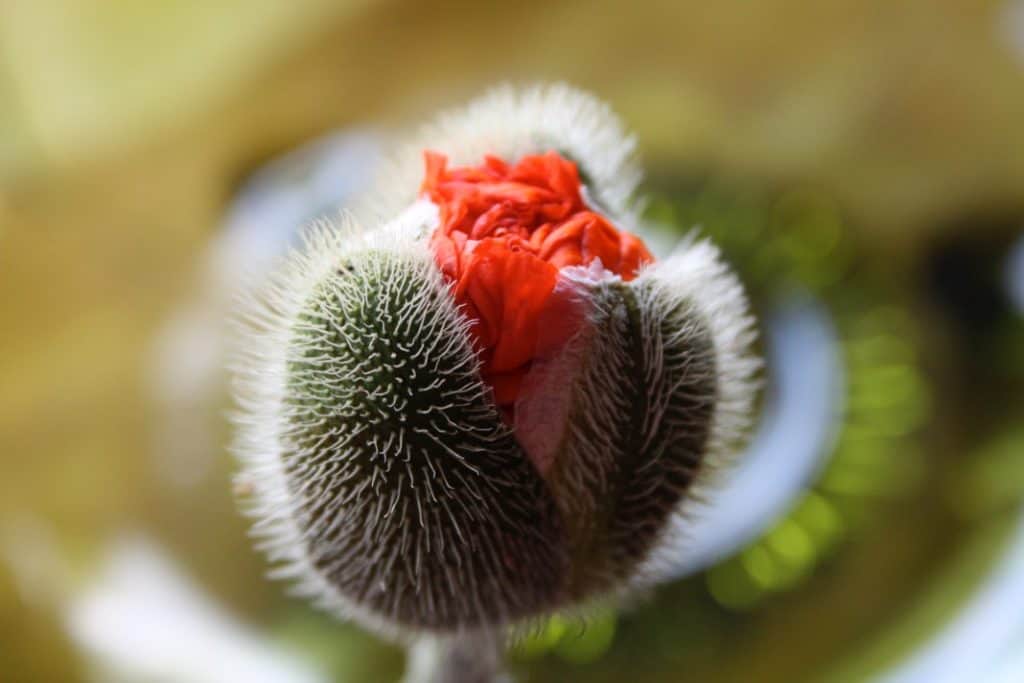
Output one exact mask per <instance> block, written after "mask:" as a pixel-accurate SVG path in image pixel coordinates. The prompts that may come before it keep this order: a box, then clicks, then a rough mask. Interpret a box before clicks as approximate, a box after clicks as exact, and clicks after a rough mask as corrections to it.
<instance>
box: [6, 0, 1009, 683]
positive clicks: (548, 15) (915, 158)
mask: <svg viewBox="0 0 1024 683" xmlns="http://www.w3.org/2000/svg"><path fill="white" fill-rule="evenodd" d="M536 80H566V81H568V82H571V83H573V84H575V85H577V86H580V87H583V88H586V89H589V90H591V91H593V92H594V93H595V94H597V95H598V96H599V97H601V98H603V99H606V100H607V101H609V102H610V103H611V105H612V106H613V107H614V108H615V109H616V110H617V112H618V113H619V114H620V115H621V116H622V117H623V119H624V120H625V122H626V123H627V125H628V127H630V128H632V129H633V130H634V131H635V132H636V134H637V137H638V140H639V144H640V151H641V154H642V158H643V162H644V165H645V167H646V169H647V171H648V175H647V181H646V184H645V191H646V192H647V193H648V194H649V196H650V201H649V205H648V207H649V208H648V212H649V216H650V218H651V220H652V221H654V222H656V223H658V224H659V225H662V226H664V227H665V230H664V234H663V235H662V239H663V240H665V241H670V240H671V239H674V238H675V237H674V236H675V235H681V234H683V233H684V232H687V231H689V230H691V229H694V228H698V229H699V230H700V232H701V233H703V234H705V235H709V236H711V237H713V238H714V239H715V240H716V241H717V242H718V243H719V244H721V245H722V246H723V248H724V250H725V252H726V254H727V256H728V258H729V259H730V260H731V261H732V262H733V263H734V264H735V265H736V267H737V269H738V270H739V272H740V274H741V277H742V279H743V280H744V281H745V282H746V283H747V285H748V286H749V288H750V290H751V294H752V298H753V300H754V304H755V307H756V309H757V311H758V315H759V318H760V322H761V326H762V344H763V349H764V352H765V354H766V356H767V359H768V365H767V372H766V379H767V389H766V392H765V397H764V414H763V416H762V418H761V420H760V422H759V424H758V427H757V429H756V432H755V435H754V438H753V441H752V443H751V446H750V451H749V453H748V457H747V458H746V460H745V461H744V465H743V466H742V467H740V468H739V469H738V470H736V471H735V472H734V473H733V474H732V476H731V477H730V478H729V479H728V480H727V481H726V483H725V485H724V488H723V491H722V494H721V496H719V497H718V498H717V499H716V500H715V501H714V502H713V504H712V505H711V506H710V508H709V511H708V513H707V514H706V515H704V516H702V517H701V518H700V519H698V520H697V521H696V522H695V526H694V528H693V529H692V530H691V543H690V546H689V547H688V548H686V549H684V551H681V552H680V554H679V566H678V570H677V573H678V579H677V580H675V581H673V582H670V583H668V584H666V585H665V586H663V587H661V588H659V589H658V590H657V591H655V592H654V593H652V595H651V596H649V598H648V599H646V600H643V601H641V602H640V603H639V604H637V605H636V606H635V607H634V608H632V609H630V610H628V611H622V612H616V611H613V610H608V611H607V612H605V613H603V614H601V615H598V616H597V617H596V618H595V619H594V621H593V622H592V623H590V624H589V625H588V627H587V628H586V629H582V628H581V627H580V625H579V624H578V623H575V622H574V621H573V620H571V619H568V618H563V617H555V618H553V619H551V620H550V621H549V622H548V623H547V624H546V625H545V626H544V627H543V628H542V629H541V630H540V631H539V632H538V633H537V634H535V635H534V636H533V637H531V638H529V639H527V640H526V641H525V642H524V643H522V644H521V645H520V646H518V647H517V648H516V650H515V652H514V653H513V655H512V659H513V668H514V671H515V672H516V674H517V676H518V678H519V680H522V681H538V682H547V681H566V680H570V681H571V680H581V681H620V680H630V681H633V682H635V683H641V682H646V681H652V682H653V681H665V682H668V681H679V680H689V681H701V682H705V681H706V682H711V683H716V682H720V681H744V682H747V681H758V682H760V681H766V682H776V681H777V682H785V683H790V682H801V681H836V682H840V681H901V682H904V681H905V682H908V683H919V682H920V683H934V682H936V681H947V680H948V681H957V682H962V681H968V680H969V681H1005V682H1007V683H1009V682H1011V681H1021V680H1024V401H1021V396H1022V388H1024V0H998V1H992V2H987V1H983V0H981V1H979V0H959V1H955V0H946V1H939V0H906V1H892V0H890V1H887V2H868V1H865V0H833V1H830V2H797V1H796V0H761V1H760V2H756V3H754V2H742V3H736V2H720V3H712V2H701V3H697V2H664V3H660V2H631V3H619V2H610V1H606V0H597V1H590V2H582V1H565V2H556V1H551V0H547V1H545V2H534V1H531V0H527V1H525V2H516V3H486V2H475V3H470V2H459V3H452V4H444V5H442V4H436V3H420V2H411V1H409V2H400V1H397V0H396V1H390V0H378V1H374V0H348V1H346V2H334V1H330V0H291V1H290V2H277V1H275V0H245V1H244V2H243V1H242V0H220V1H219V2H215V3H208V2H194V1H185V0H183V1H180V2H163V1H154V2H130V1H128V0H92V1H90V2H85V1H81V0H4V2H2V3H0V321H2V322H0V387H2V391H0V662H2V667H3V669H2V671H0V680H3V681H15V682H19V683H20V682H22V681H25V682H35V681H43V682H49V681H57V682H61V681H103V682H106V681H125V682H135V681H168V682H186V683H198V682H211V683H212V682H237V681H242V680H245V681H254V682H257V681H259V682H262V681H267V682H270V681H273V682H275V683H290V682H292V681H310V682H327V681H391V680H397V679H398V678H399V676H400V675H401V672H402V669H403V666H404V662H403V654H402V652H401V651H400V650H398V649H396V648H393V647H391V646H389V645H388V644H386V643H383V642H381V641H379V640H377V639H375V638H373V637H371V636H369V635H366V634H364V633H363V632H361V631H360V630H358V629H356V628H354V627H350V626H345V625H341V624H337V623H335V622H333V621H332V620H331V619H330V618H328V617H326V616H324V615H322V614H320V613H317V612H316V611H314V610H313V609H311V608H309V607H308V606H307V605H306V604H305V603H304V602H302V601H298V600H293V599H291V598H289V597H288V596H287V595H286V593H285V590H284V587H283V586H282V585H281V584H279V583H271V582H268V581H267V580H266V579H265V578H264V574H265V572H266V566H265V564H264V562H263V560H262V558H261V557H259V556H258V555H257V554H256V553H255V552H254V551H253V550H252V549H251V548H250V543H249V540H248V539H247V537H246V530H247V522H246V520H244V519H243V518H242V517H241V516H240V515H239V514H238V513H237V512H236V505H235V502H234V497H235V494H244V491H242V492H239V491H234V492H233V491H232V483H231V474H232V471H233V464H232V462H231V459H230V457H229V455H228V454H227V451H226V449H225V444H226V443H227V441H228V439H229V436H230V435H229V428H228V426H227V424H226V420H225V417H224V416H225V414H226V411H227V410H228V408H229V406H230V402H229V400H228V399H227V385H226V380H225V377H224V372H223V363H224V360H223V355H222V353H223V344H224V334H225V331H224V325H223V318H224V316H225V315H226V314H227V313H228V312H229V311H230V309H231V297H232V296H233V294H234V293H235V292H236V291H237V289H238V287H239V285H240V283H241V281H242V280H243V279H244V278H246V277H251V276H252V275H254V274H255V275H256V276H257V277H258V276H259V274H260V273H262V272H265V270H266V268H268V267H269V264H270V263H271V261H272V260H273V258H274V257H275V256H276V255H277V254H280V253H281V252H282V251H283V250H284V249H285V247H286V245H287V244H288V243H289V242H290V240H291V239H292V237H293V235H294V233H295V230H296V229H297V227H298V226H299V225H301V224H302V223H304V222H306V221H308V220H310V219H311V218H313V217H315V216H317V215H321V214H324V213H334V212H336V211H337V209H338V207H339V206H343V205H344V203H345V202H346V200H347V199H348V198H350V197H351V196H352V194H353V193H354V192H357V191H358V190H359V189H360V187H362V184H363V183H365V181H366V180H367V177H368V175H369V174H370V173H371V171H372V167H373V164H374V163H375V160H376V158H377V155H378V154H379V153H380V145H381V144H382V141H383V140H385V139H386V138H387V136H388V135H389V134H390V132H391V131H392V130H394V128H395V127H396V126H399V125H402V124H404V123H407V122H415V121H419V120H422V119H423V118H425V117H427V116H429V115H430V114H431V113H432V112H433V111H434V110H436V109H438V108H444V107H448V106H452V105H455V104H459V103H461V102H463V101H464V100H465V99H467V98H468V97H471V96H474V95H476V94H478V93H479V92H480V91H481V90H483V89H485V88H486V87H488V86H490V85H493V84H495V83H496V82H501V81H511V82H531V81H536Z"/></svg>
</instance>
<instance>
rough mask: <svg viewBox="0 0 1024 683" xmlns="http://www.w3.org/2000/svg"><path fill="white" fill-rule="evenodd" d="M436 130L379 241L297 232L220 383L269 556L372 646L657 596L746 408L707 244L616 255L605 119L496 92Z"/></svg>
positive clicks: (587, 109)
mask: <svg viewBox="0 0 1024 683" xmlns="http://www.w3.org/2000/svg"><path fill="white" fill-rule="evenodd" d="M440 121H441V122H440V123H439V124H437V125H435V126H434V127H433V128H428V129H427V130H426V131H425V133H423V134H422V135H425V136H427V139H421V140H419V141H418V142H416V143H414V147H412V148H409V149H414V150H415V154H412V153H411V152H409V153H406V154H404V156H403V155H402V154H399V156H398V157H397V161H396V163H395V166H394V168H393V169H392V175H391V176H390V177H391V178H392V179H391V180H383V181H379V182H378V187H377V188H376V190H375V195H376V197H377V199H376V200H374V201H372V202H367V203H366V204H365V205H364V208H363V209H361V210H360V211H359V215H360V216H361V220H362V221H364V222H365V221H367V220H372V218H371V215H372V213H373V211H378V212H379V211H382V210H383V211H390V212H392V213H391V214H390V216H389V217H388V218H387V219H386V220H384V221H383V222H382V223H379V224H378V226H377V227H373V228H370V229H362V228H358V227H355V226H354V225H351V224H348V225H346V226H344V227H332V226H321V227H319V228H316V229H313V230H311V231H309V232H308V233H307V238H306V242H305V245H304V247H303V248H302V249H301V250H300V251H299V252H297V253H296V254H294V255H293V256H291V257H290V259H289V261H288V263H287V264H286V265H285V266H284V268H283V270H282V272H281V273H280V274H279V276H278V277H277V279H276V280H275V282H274V283H273V284H272V285H271V286H269V287H268V288H267V289H266V292H265V293H264V295H263V296H262V297H261V298H260V299H259V302H258V303H255V304H253V305H252V306H250V307H249V314H248V320H249V325H248V328H249V335H248V338H247V341H246V342H245V344H244V348H243V349H242V353H241V355H240V362H239V378H240V382H239V388H240V389H239V402H240V404H241V406H242V414H241V415H240V417H239V430H238V431H239V438H238V446H237V451H238V452H239V454H240V455H241V457H242V459H243V462H244V463H245V473H244V474H243V476H245V477H246V478H247V481H248V482H249V483H250V485H251V487H252V489H253V491H254V496H253V500H252V506H253V510H252V512H253V514H254V515H255V516H256V517H257V519H258V521H257V523H256V532H257V533H258V534H259V535H261V536H263V537H264V539H265V541H264V543H265V548H266V550H267V552H268V554H269V556H270V557H271V559H272V560H273V561H275V562H277V563H279V565H280V566H281V568H282V569H281V572H280V573H281V574H282V575H285V576H290V577H292V578H295V579H297V580H298V581H299V584H300V586H301V587H302V588H304V589H305V591H306V592H307V593H308V594H309V595H311V596H313V597H315V598H316V599H318V600H319V601H320V602H321V603H323V604H324V605H325V606H326V607H328V608H331V609H333V610H335V611H336V612H338V613H339V614H340V615H342V616H345V617H353V618H356V619H359V620H361V621H362V622H363V623H365V624H367V625H369V626H371V627H374V628H377V629H379V630H382V631H385V632H389V633H393V634H407V633H419V632H433V633H450V632H459V631H465V630H469V629H486V628H494V627H500V626H503V625H506V624H514V623H517V622H521V621H524V620H529V619H531V618H535V617H539V616H541V615H544V614H546V613H548V612H551V611H553V610H557V609H564V608H572V607H575V606H579V605H584V604H587V603H589V602H591V601H594V600H597V599H600V598H603V597H607V596H610V595H616V594H620V593H623V592H625V591H627V590H629V589H630V588H633V587H635V586H636V585H637V584H639V583H646V582H648V581H650V580H651V579H652V578H653V579H656V578H657V574H656V572H657V560H658V548H659V546H660V545H661V544H662V542H663V541H664V540H665V537H666V534H668V533H669V530H670V529H671V528H672V526H673V525H672V521H673V518H674V517H675V516H676V515H678V514H680V513H681V512H682V511H683V510H684V509H685V505H686V503H688V502H689V501H691V500H694V499H695V498H696V497H697V496H696V491H697V487H698V486H700V485H701V484H702V482H704V481H705V479H706V473H707V472H709V471H711V470H712V469H713V468H714V467H715V466H716V465H718V464H720V463H721V462H723V461H724V459H725V458H726V457H727V456H728V454H729V453H730V451H731V449H732V447H733V446H734V445H735V441H736V438H737V436H738V435H739V434H740V432H741V431H742V428H743V426H744V424H745V421H746V419H747V415H748V413H749V410H750V403H751V400H752V398H753V395H754V391H755V385H754V382H753V380H752V376H753V374H754V372H755V370H756V367H757V364H756V362H755V361H754V360H753V359H752V358H751V357H750V355H749V351H748V347H749V345H750V343H751V340H752V337H753V333H752V323H751V320H750V318H749V316H748V314H747V312H746V302H745V298H744V296H743V293H742V290H741V288H740V286H739V284H738V282H737V281H736V279H735V277H734V276H733V275H732V274H731V273H730V272H729V270H728V269H727V268H726V266H725V265H724V264H723V263H722V262H721V260H720V259H719V256H718V253H717V251H716V250H715V249H714V247H712V246H710V245H709V244H707V243H705V242H693V241H688V242H686V243H684V244H683V245H682V246H681V247H680V248H679V249H677V251H676V252H675V253H674V254H672V255H670V256H669V257H668V258H666V259H664V260H662V261H655V260H654V257H653V256H652V255H651V254H650V252H649V251H648V250H647V248H646V247H645V245H644V244H643V242H642V240H641V239H640V238H639V237H637V236H636V235H634V234H631V232H630V230H635V229H636V227H637V226H638V225H640V223H639V222H638V219H637V217H636V215H635V212H634V211H633V209H632V204H631V199H630V198H631V196H632V193H633V189H634V186H635V183H636V174H635V172H634V171H633V170H632V169H633V167H632V165H631V163H630V162H629V156H630V151H631V148H632V145H631V143H630V142H629V141H628V139H626V138H624V137H623V136H622V135H621V132H620V129H619V126H618V124H617V123H616V122H615V121H614V119H613V118H612V117H611V115H610V114H609V113H608V111H607V109H606V108H604V107H603V105H600V104H598V103H596V102H595V101H594V100H592V99H591V98H589V97H587V96H585V95H581V94H579V93H575V92H574V91H571V90H568V89H565V88H548V89H538V90H533V91H528V92H526V93H515V92H513V91H500V92H499V93H498V94H496V95H492V96H491V97H490V98H489V99H485V100H483V101H482V102H478V103H475V104H472V105H470V107H469V108H468V109H467V110H465V111H464V112H461V113H458V114H454V115H448V116H446V117H443V118H442V119H441V120H440ZM417 148H418V149H417ZM417 157H418V158H419V159H421V161H420V163H421V164H422V165H421V166H420V167H419V168H420V170H419V177H418V178H417V179H416V180H415V181H413V180H411V175H410V174H409V173H408V171H407V169H406V166H407V165H408V164H409V163H411V162H408V159H409V158H417ZM410 184H411V187H410ZM382 199H383V200H384V201H382ZM371 205H374V206H376V207H377V208H376V209H374V210H373V211H371V210H370V209H368V208H365V207H368V206H371ZM381 207H384V208H381ZM627 228H629V229H627Z"/></svg>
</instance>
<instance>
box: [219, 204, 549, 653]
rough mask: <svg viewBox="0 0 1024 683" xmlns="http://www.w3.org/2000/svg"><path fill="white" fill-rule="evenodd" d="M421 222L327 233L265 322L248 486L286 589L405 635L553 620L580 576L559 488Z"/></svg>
mask: <svg viewBox="0 0 1024 683" xmlns="http://www.w3.org/2000/svg"><path fill="white" fill-rule="evenodd" d="M422 220H424V217H423V216H419V215H417V214H416V212H415V211H414V212H413V213H412V215H411V217H410V216H406V217H405V218H404V219H403V221H404V223H403V222H402V221H399V223H400V224H399V225H393V226H389V228H388V229H386V230H383V231H380V232H379V233H374V234H371V235H360V234H356V233H355V232H352V231H349V232H348V233H346V234H339V233H337V232H335V231H333V230H332V229H321V230H320V231H319V232H317V233H316V234H314V235H313V237H312V238H311V239H310V240H309V245H308V247H307V250H306V251H305V252H304V253H300V254H296V255H295V256H293V258H292V264H291V268H290V269H287V268H286V274H285V276H284V279H285V282H284V283H282V284H281V285H280V286H278V287H276V288H273V289H272V293H271V295H270V296H269V298H268V299H267V300H265V302H264V303H262V304H259V305H257V306H256V308H255V314H254V315H253V316H251V317H253V318H254V319H255V321H254V322H255V324H257V325H260V324H262V326H263V327H264V328H266V329H263V330H262V331H257V334H256V335H255V336H254V337H253V339H254V340H266V339H272V340H274V341H273V342H269V343H268V342H266V341H264V342H263V343H260V344H254V345H253V348H252V349H250V350H249V353H248V354H246V356H247V358H246V359H244V361H243V363H242V380H243V382H242V390H241V399H242V401H243V406H244V407H246V408H247V410H246V412H245V416H243V417H242V418H241V419H240V426H241V429H240V439H239V443H238V450H239V452H240V454H241V455H242V457H243V461H244V462H245V463H246V468H245V471H244V472H243V474H242V476H243V477H244V478H246V481H247V484H249V485H251V486H252V488H253V490H254V505H253V510H252V511H253V513H254V514H255V515H256V516H257V517H258V519H259V521H258V522H257V525H256V532H257V533H258V534H259V535H261V536H263V537H264V538H265V544H264V547H265V549H266V550H267V552H268V554H269V555H270V557H271V559H272V560H274V561H275V562H276V563H278V565H279V567H280V569H279V572H278V573H279V575H281V576H285V577H288V578H293V579H295V580H297V581H298V583H299V586H300V588H301V589H302V591H303V592H304V593H306V594H308V595H310V596H312V597H314V598H316V599H317V600H318V601H319V602H320V603H321V604H322V605H323V606H325V607H327V608H330V609H332V610H334V611H335V612H336V613H338V614H339V615H340V616H343V617H347V618H355V619H357V620H359V621H361V622H362V623H364V624H365V625H367V626H370V627H371V628H375V629H376V630H378V631H381V632H384V633H386V634H388V635H393V636H403V635H410V634H415V633H421V632H435V633H439V632H440V633H444V632H447V633H453V632H460V631H467V630H472V629H479V628H484V627H495V626H500V625H502V624H506V623H512V622H516V621H519V620H522V619H525V618H529V617H533V616H536V615H538V614H541V613H544V612H546V611H548V610H549V609H551V608H552V607H553V606H555V605H557V604H558V603H560V602H561V601H562V600H563V599H564V594H565V577H566V574H567V572H566V562H567V556H566V554H565V551H564V549H565V547H566V545H565V542H564V539H563V530H562V526H561V522H560V520H559V516H558V512H557V509H556V507H555V505H554V502H553V499H552V498H551V496H550V494H549V492H548V491H547V488H546V484H545V483H544V481H543V480H542V479H541V478H540V477H539V476H538V474H537V472H536V471H535V469H534V468H533V467H532V465H531V464H530V462H529V460H528V459H527V458H526V457H525V456H524V454H523V453H522V451H521V449H520V447H519V446H518V444H517V443H516V441H515V438H514V437H513V435H512V432H511V430H510V429H509V428H508V427H507V426H505V425H504V424H503V423H502V421H501V419H500V417H499V415H498V412H497V409H496V408H495V406H494V404H493V401H492V400H491V398H490V393H489V390H488V388H487V387H486V386H485V385H484V384H483V383H482V381H481V380H480V374H479V367H478V360H477V358H476V355H475V353H474V352H473V350H472V348H471V346H470V343H469V337H468V335H467V326H468V324H469V323H468V321H467V320H466V319H465V317H464V316H463V315H462V314H461V313H460V312H459V311H458V310H457V308H456V307H455V304H454V302H453V300H452V297H451V294H450V292H449V290H448V287H447V285H445V284H444V283H443V281H442V279H441V275H440V273H439V272H438V270H437V268H436V266H435V265H434V263H433V261H432V258H431V255H430V254H429V252H428V251H427V249H426V246H425V244H424V243H423V242H422V241H421V240H416V239H409V236H410V235H413V234H415V233H416V232H417V228H416V225H415V223H417V222H421V221H422ZM309 247H312V249H310V248H309ZM304 254H305V255H304ZM310 271H312V272H310ZM274 292H276V294H275V293H274ZM246 380H248V381H246Z"/></svg>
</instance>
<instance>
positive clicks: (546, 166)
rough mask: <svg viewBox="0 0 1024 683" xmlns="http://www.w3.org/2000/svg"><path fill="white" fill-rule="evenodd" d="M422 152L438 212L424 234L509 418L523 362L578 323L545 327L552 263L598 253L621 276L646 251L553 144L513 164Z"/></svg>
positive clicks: (551, 305)
mask: <svg viewBox="0 0 1024 683" xmlns="http://www.w3.org/2000/svg"><path fill="white" fill-rule="evenodd" d="M424 157H425V161H426V174H425V178H424V181H423V186H422V188H421V191H422V193H423V194H424V195H425V196H426V197H427V198H429V199H430V200H431V201H432V202H434V203H435V204H436V205H437V206H438V210H439V214H440V225H439V226H438V228H437V230H435V231H434V233H433V235H431V239H430V244H431V248H432V250H433V253H434V258H435V260H436V262H437V264H438V266H439V267H440V268H441V271H442V272H443V273H444V275H445V277H446V279H448V280H449V281H450V282H452V283H454V286H453V294H454V296H455V299H456V301H457V302H458V303H459V304H460V305H462V306H463V307H464V310H465V312H466V314H467V315H468V316H469V317H470V319H472V320H474V321H475V323H476V324H474V325H473V326H472V328H471V333H472V335H473V342H474V344H475V346H476V349H477V351H478V353H479V354H480V358H481V361H482V365H483V377H484V379H485V381H487V382H488V383H490V385H491V387H492V388H493V389H494V397H495V401H496V402H497V404H498V405H499V407H501V408H502V410H503V412H504V414H505V417H506V418H507V419H511V417H512V411H513V407H514V405H515V402H516V399H517V398H518V397H519V394H520V391H521V387H522V380H523V377H524V376H525V374H526V373H527V372H528V371H529V369H530V365H531V363H532V362H533V361H534V360H535V359H536V358H539V357H545V354H552V353H555V352H557V350H558V348H560V346H561V345H563V344H564V343H565V342H566V341H568V340H569V339H570V338H571V337H572V336H573V334H575V332H576V327H577V326H578V325H579V324H580V321H579V317H578V316H576V317H572V316H570V317H569V319H572V320H574V321H575V322H573V323H572V324H568V323H567V324H566V325H564V329H555V330H552V329H550V321H551V320H553V319H558V318H559V316H556V315H551V313H552V311H555V310H557V309H558V308H559V307H562V308H564V306H565V302H563V301H559V300H558V297H557V296H556V295H555V294H554V292H555V284H556V283H557V281H558V272H559V271H560V270H561V269H562V268H566V267H568V266H586V265H590V264H591V263H593V262H594V261H595V260H598V259H600V261H601V264H602V265H603V267H604V268H605V269H607V270H609V271H611V272H613V273H615V274H617V275H619V276H620V277H622V279H623V280H627V281H628V280H631V279H633V278H634V277H635V276H636V273H637V271H638V270H639V269H640V267H641V266H643V265H644V264H645V263H649V262H650V261H652V260H653V258H652V257H651V254H650V252H649V251H648V250H647V248H646V247H645V246H644V244H643V242H642V241H641V240H640V239H639V238H637V237H636V236H634V235H631V234H629V233H626V232H623V231H620V230H618V229H617V228H615V226H613V225H612V224H611V223H610V222H609V221H608V219H606V218H605V217H604V216H602V215H601V214H599V213H597V212H595V211H593V210H592V209H590V208H589V207H588V206H587V205H586V203H585V201H584V199H583V195H582V191H581V188H582V185H581V183H580V178H579V171H578V170H577V168H576V164H574V163H573V162H572V161H569V160H568V159H565V158H564V157H562V156H561V155H559V154H558V153H557V152H554V151H549V152H547V153H545V154H533V155H527V156H524V157H523V158H521V159H520V160H519V161H517V162H516V163H514V164H509V163H508V162H506V161H504V160H502V159H499V158H498V157H494V156H487V157H485V158H484V161H483V163H482V164H480V165H479V166H461V167H456V168H448V160H447V157H445V156H444V155H443V154H439V153H437V152H431V151H427V152H425V153H424ZM542 319H543V320H545V321H547V322H545V325H547V326H548V327H547V328H546V329H544V330H543V331H542V330H541V329H540V323H539V321H540V320H542ZM542 332H543V334H542ZM542 340H543V343H542Z"/></svg>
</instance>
